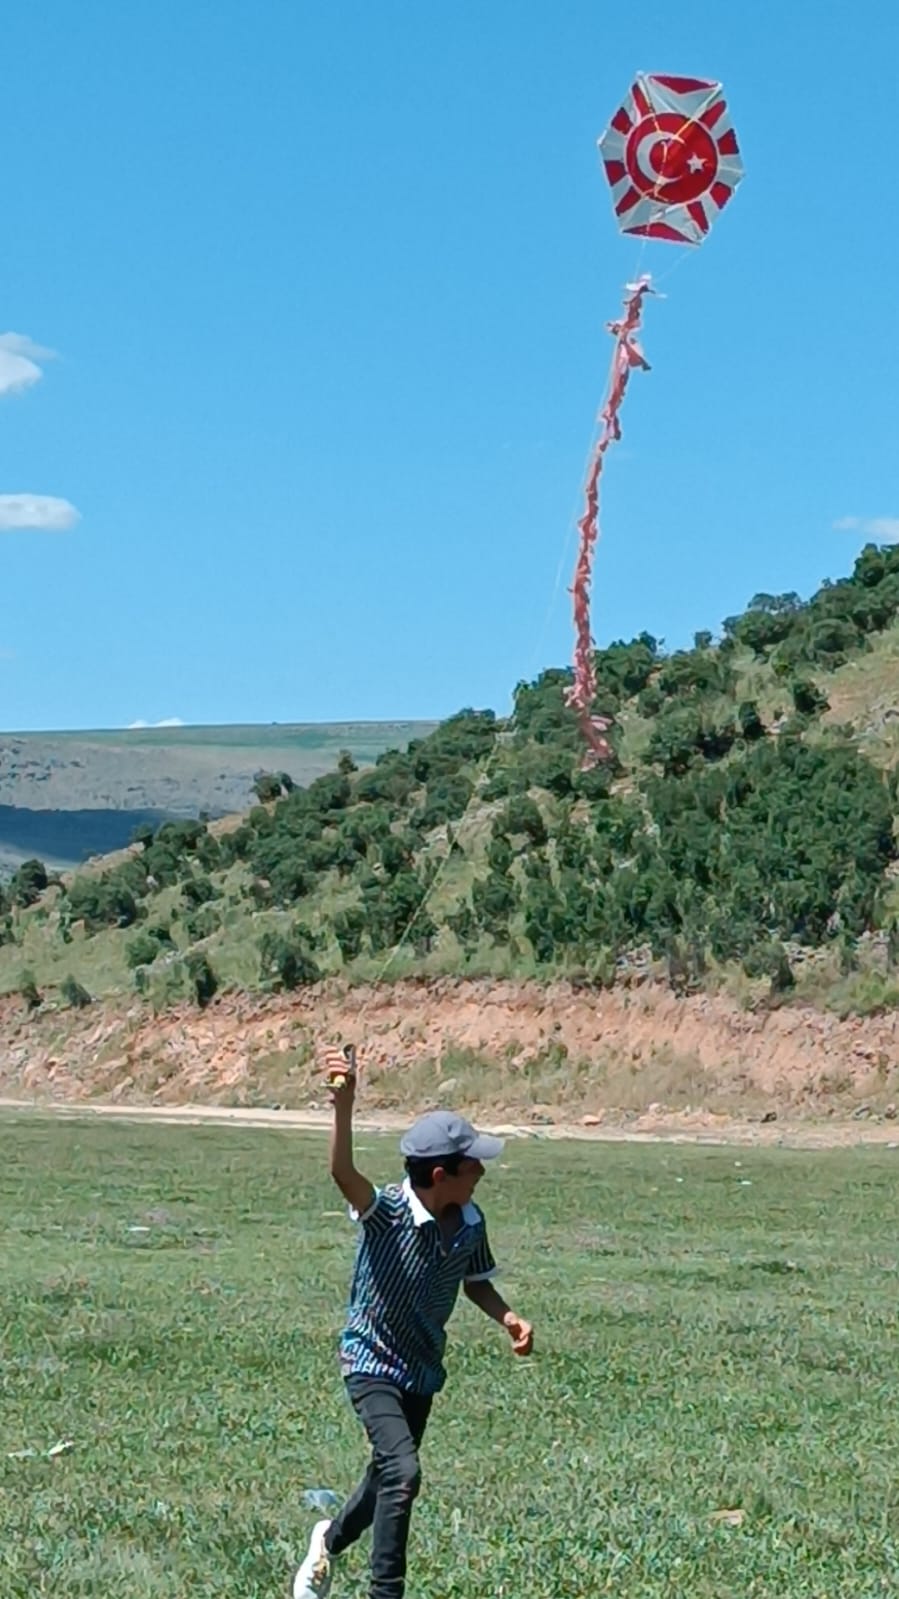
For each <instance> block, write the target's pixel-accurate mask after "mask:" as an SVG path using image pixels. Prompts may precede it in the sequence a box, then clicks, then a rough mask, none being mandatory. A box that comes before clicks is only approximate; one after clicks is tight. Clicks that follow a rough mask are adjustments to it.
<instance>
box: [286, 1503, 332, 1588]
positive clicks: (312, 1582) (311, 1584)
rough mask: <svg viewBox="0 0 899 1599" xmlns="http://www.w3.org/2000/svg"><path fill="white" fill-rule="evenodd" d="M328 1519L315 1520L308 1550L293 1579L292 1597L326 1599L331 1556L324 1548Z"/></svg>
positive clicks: (329, 1579) (329, 1582)
mask: <svg viewBox="0 0 899 1599" xmlns="http://www.w3.org/2000/svg"><path fill="white" fill-rule="evenodd" d="M330 1525H331V1523H330V1521H317V1522H316V1523H315V1526H314V1527H313V1529H312V1537H311V1538H310V1539H309V1550H308V1553H307V1555H306V1559H305V1560H304V1561H303V1564H302V1565H301V1567H300V1569H299V1571H298V1572H297V1574H296V1576H295V1577H294V1579H293V1599H327V1595H328V1594H329V1593H330V1591H331V1556H330V1555H329V1554H328V1551H327V1549H326V1548H325V1533H326V1532H327V1530H328V1528H329V1527H330Z"/></svg>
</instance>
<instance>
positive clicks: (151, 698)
mask: <svg viewBox="0 0 899 1599" xmlns="http://www.w3.org/2000/svg"><path fill="white" fill-rule="evenodd" d="M809 15H810V13H809ZM897 51H899V10H897V8H896V7H895V5H894V4H892V3H891V0H857V3H856V4H855V5H853V6H852V7H837V6H835V5H830V6H826V5H825V6H819V7H817V8H816V20H815V23H814V25H812V26H810V24H809V22H808V21H805V20H803V18H802V15H801V8H800V7H798V6H796V7H789V6H787V5H785V4H784V3H783V0H778V3H777V4H774V3H773V0H755V3H754V4H753V5H752V6H751V7H749V6H739V7H737V6H727V5H723V4H721V3H720V0H714V3H713V0H681V3H680V4H679V5H677V6H672V5H670V4H668V3H662V0H644V3H643V4H641V5H640V6H626V5H622V4H616V5H614V6H613V5H607V4H597V3H593V4H587V3H586V0H556V3H554V4H549V3H548V0H541V3H537V0H514V3H513V0H489V4H488V3H485V0H453V3H452V4H449V3H446V0H442V3H441V0H431V3H429V4H426V5H425V4H421V3H420V0H377V4H372V0H332V3H327V4H322V3H313V0H257V3H255V4H251V3H250V0H241V3H237V0H216V3H215V4H213V3H212V0H203V3H200V0H177V3H176V0H156V3H154V4H152V5H150V4H148V3H138V0H135V3H134V4H129V5H127V6H112V5H110V4H109V3H108V0H79V3H78V4H77V5H73V4H71V3H70V0H45V3H44V4H43V5H42V6H40V7H35V6H33V5H30V4H28V3H27V0H8V4H7V6H6V8H5V10H4V53H5V57H6V60H7V64H8V65H7V71H6V72H5V74H4V113H5V114H4V127H5V130H6V131H5V135H4V141H3V143H4V154H3V189H4V202H3V203H4V208H5V222H6V225H5V227H4V230H3V231H4V246H3V251H2V255H0V333H3V334H12V335H15V336H16V337H12V338H9V337H7V338H6V339H0V390H2V391H4V392H0V496H3V497H4V498H2V499H0V524H2V523H3V522H4V521H5V522H6V523H10V522H12V523H14V524H17V523H21V522H29V521H30V522H32V523H33V522H35V521H37V522H41V521H43V522H49V524H50V526H49V527H34V526H32V527H27V526H26V527H21V526H13V527H7V529H6V530H5V531H2V532H0V574H2V575H0V584H2V595H3V603H2V605H0V726H3V727H5V728H7V729H14V728H28V727H31V728H65V727H96V726H110V727H115V726H125V725H127V724H129V723H131V722H133V721H135V720H137V719H142V720H145V721H148V722H155V721H158V720H162V719H164V718H170V717H177V718H180V719H182V720H184V721H188V722H237V721H260V722H267V721H272V720H277V721H293V720H332V719H337V720H350V719H367V718H383V717H417V716H435V715H436V716H440V715H445V714H449V713H451V712H452V711H453V710H455V709H458V708H459V707H461V706H463V705H476V706H483V705H492V706H494V707H495V708H496V709H498V710H504V709H506V707H507V706H508V703H509V698H510V694H511V691H512V689H513V687H514V685H515V683H516V681H517V680H518V679H519V678H522V677H530V676H533V675H534V674H535V673H536V672H537V671H539V670H540V669H542V668H543V667H544V666H548V665H558V664H561V663H563V662H565V661H567V660H568V659H570V654H571V648H572V628H571V618H570V603H569V597H568V594H567V592H566V589H567V584H568V582H569V579H570V574H571V567H572V564H573V560H574V551H575V538H574V523H575V519H576V516H577V514H578V513H579V510H580V495H581V484H582V479H583V473H584V467H585V464H586V453H587V449H588V445H589V442H590V438H591V432H592V428H593V425H594V419H595V416H596V412H597V409H598V407H599V404H600V402H601V399H602V394H603V389H604V385H605V380H606V374H607V369H608V360H609V354H610V341H609V338H608V335H607V333H606V332H605V331H604V325H605V322H606V321H607V319H608V318H609V317H610V316H612V315H614V314H615V313H616V311H617V309H618V306H619V303H620V298H621V291H622V285H623V284H624V282H625V281H626V280H627V278H628V277H629V276H630V275H631V274H632V273H633V271H634V269H635V266H636V265H637V262H638V259H639V258H640V247H639V245H638V244H637V242H636V241H635V240H633V239H629V238H625V237H623V236H622V235H620V234H619V232H618V230H617V226H616V223H615V220H614V217H613V214H612V210H611V204H610V196H609V190H608V188H607V185H606V183H605V179H604V176H603V174H602V171H601V168H600V165H599V162H598V157H597V151H596V140H597V138H598V136H599V135H600V133H601V132H602V131H603V128H604V127H605V125H606V123H607V121H608V118H609V117H610V116H611V114H612V113H613V112H614V110H615V108H616V107H617V105H618V104H619V103H620V101H621V100H622V98H623V97H624V95H625V93H626V91H627V89H628V86H629V84H630V82H631V80H632V77H633V74H634V72H635V71H637V70H640V69H642V70H648V71H662V72H672V73H684V74H690V73H695V74H697V75H699V76H708V77H715V78H721V79H722V80H723V81H724V84H725V88H726V90H727V94H728V100H729V103H730V105H731V107H732V111H733V116H734V121H735V125H736V128H737V132H738V135H739V137H740V142H741V146H742V150H743V155H744V159H745V163H746V168H747V176H746V178H745V180H744V182H743V184H742V186H741V188H740V189H739V191H738V193H737V196H736V198H735V200H734V202H733V203H732V205H731V206H730V207H729V208H728V209H727V210H726V211H725V212H724V213H723V215H722V216H721V217H720V219H719V220H718V222H717V224H716V226H715V228H714V229H713V231H712V234H711V236H710V238H709V239H708V241H707V242H706V243H705V244H704V245H703V246H702V248H701V249H699V250H696V251H690V252H686V251H680V250H677V249H675V248H674V247H672V246H668V245H663V244H652V245H649V246H647V247H646V248H645V250H644V251H643V254H642V260H641V263H640V264H641V266H642V268H643V269H644V270H647V271H650V272H652V273H653V274H655V275H656V276H657V277H658V278H659V279H660V280H661V279H662V278H663V276H664V281H660V285H659V286H660V288H661V289H662V290H663V291H664V293H665V295H666V298H664V299H661V298H659V299H658V300H655V301H651V302H650V303H649V306H648V309H647V316H646V326H645V334H644V343H645V348H646V352H647V355H648V357H649V359H650V361H651V363H652V371H651V373H649V374H638V375H637V376H635V378H634V380H633V382H632V384H631V388H630V392H629V394H628V398H627V403H626V408H625V412H624V418H623V420H624V430H625V437H624V440H623V443H622V444H621V445H620V446H619V447H618V449H617V451H613V453H612V455H611V456H610V458H609V463H608V469H607V473H606V476H605V479H604V500H603V511H602V529H603V532H602V541H601V544H600V547H599V551H598V557H597V566H596V579H595V588H594V610H593V617H594V631H595V633H596V636H597V639H598V641H599V642H600V643H605V642H608V640H609V639H612V638H617V637H629V636H631V635H632V634H633V633H635V632H639V631H640V630H641V629H643V628H647V629H649V630H650V631H651V632H653V633H655V634H656V635H657V636H661V637H663V638H664V639H665V640H666V641H667V643H668V645H669V646H671V647H676V646H679V645H682V644H684V643H688V642H689V641H690V640H691V638H692V634H693V632H694V630H696V629H697V628H704V627H711V628H715V627H717V625H718V624H719V623H720V621H721V619H722V618H723V617H724V616H726V615H728V614H729V613H731V612H733V611H736V610H739V609H742V607H743V606H744V605H745V603H746V601H747V600H748V599H749V597H750V596H751V595H752V594H753V593H755V592H756V591H757V590H760V589H765V590H771V591H780V590H783V589H796V590H798V591H800V592H801V593H808V592H809V591H810V590H811V589H812V588H814V587H815V586H816V585H817V584H818V583H819V582H820V580H821V579H822V578H823V577H825V576H835V575H839V574H840V573H842V572H844V571H846V570H848V569H849V567H850V566H851V563H852V560H853V559H854V556H855V555H856V553H857V551H858V550H859V548H860V547H861V546H862V545H863V544H864V542H865V541H866V537H867V536H868V535H867V531H866V524H869V523H870V524H872V525H873V527H874V532H875V536H876V535H878V534H879V535H880V536H882V537H899V448H897V442H899V441H897V432H899V407H897V402H896V378H895V374H896V372H897V371H899V300H897V296H896V294H895V275H896V257H897V244H899V211H897V207H896V205H895V202H894V198H893V183H892V179H893V171H892V166H893V151H894V146H895V110H894V106H893V103H892V102H893V100H894V98H895V97H894V96H893V95H892V94H891V92H890V90H889V84H890V81H891V79H890V77H889V73H890V72H892V71H893V68H892V67H888V68H887V69H886V76H884V70H885V69H884V67H883V63H884V62H888V63H889V62H892V63H895V60H896V58H897ZM10 64H11V65H10ZM672 268H673V269H674V270H672ZM47 350H49V351H52V352H55V354H54V355H53V356H52V357H50V356H47V355H45V354H41V353H38V352H39V351H47ZM29 365H30V368H31V370H29ZM16 496H23V497H24V498H21V499H16V498H15V497H16ZM8 497H13V498H8ZM32 497H33V498H32ZM47 500H50V501H53V500H56V501H59V502H62V503H61V504H56V505H54V504H52V503H51V504H49V505H48V504H47V503H45V502H46V501H47ZM67 507H72V508H74V510H72V511H69V510H68V509H67ZM76 512H77V520H75V513H76ZM847 519H848V520H850V521H851V522H852V524H853V525H852V526H843V527H841V528H837V527H835V525H834V524H836V523H838V522H841V521H842V522H846V521H847ZM67 522H72V525H71V526H66V525H65V524H66V523H67Z"/></svg>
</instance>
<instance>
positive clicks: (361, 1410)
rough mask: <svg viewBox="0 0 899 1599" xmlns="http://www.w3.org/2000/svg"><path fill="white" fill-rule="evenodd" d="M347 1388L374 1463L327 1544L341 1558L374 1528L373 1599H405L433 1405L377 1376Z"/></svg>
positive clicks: (333, 1525) (353, 1380)
mask: <svg viewBox="0 0 899 1599" xmlns="http://www.w3.org/2000/svg"><path fill="white" fill-rule="evenodd" d="M346 1386H347V1392H348V1393H349V1396H350V1400H351V1402H352V1405H353V1408H354V1410H355V1412H356V1414H357V1416H358V1417H359V1420H360V1421H361V1422H362V1425H363V1427H364V1428H365V1430H366V1432H367V1433H368V1437H369V1440H370V1442H371V1450H372V1453H371V1463H370V1465H369V1468H368V1470H367V1472H366V1473H365V1476H364V1477H363V1478H362V1481H361V1482H360V1484H359V1486H358V1488H357V1489H356V1491H355V1493H353V1494H351V1495H350V1498H349V1499H348V1500H347V1502H346V1504H345V1505H344V1507H343V1509H342V1510H341V1511H339V1512H338V1514H337V1516H336V1517H335V1519H334V1521H333V1522H332V1523H331V1526H330V1528H329V1529H328V1534H327V1537H326V1539H325V1542H326V1544H327V1546H328V1550H329V1552H330V1553H331V1554H332V1555H339V1554H342V1553H343V1551H344V1549H348V1548H349V1546H350V1544H353V1543H355V1542H356V1539H357V1538H360V1537H361V1536H362V1534H363V1532H365V1531H366V1530H367V1529H368V1528H369V1527H373V1528H374V1532H373V1544H372V1556H371V1588H370V1590H369V1595H370V1599H403V1594H404V1593H405V1591H406V1545H407V1543H408V1540H409V1523H410V1521H411V1519H412V1505H413V1503H414V1501H415V1498H416V1496H417V1494H418V1490H419V1488H420V1487H421V1467H420V1465H419V1462H418V1447H419V1444H420V1443H421V1440H422V1438H423V1436H424V1430H425V1427H426V1426H427V1424H428V1416H429V1415H430V1412H431V1404H432V1400H431V1399H430V1398H426V1397H425V1396H424V1395H423V1394H410V1393H406V1392H405V1391H404V1390H403V1389H402V1388H397V1387H395V1386H394V1384H393V1383H390V1382H382V1381H381V1380H380V1379H379V1378H377V1377H348V1378H347V1384H346Z"/></svg>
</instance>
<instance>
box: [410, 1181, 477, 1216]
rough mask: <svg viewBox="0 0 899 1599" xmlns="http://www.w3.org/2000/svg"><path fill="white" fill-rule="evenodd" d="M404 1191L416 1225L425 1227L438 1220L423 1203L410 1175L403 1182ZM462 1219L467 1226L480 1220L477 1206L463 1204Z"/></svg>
mask: <svg viewBox="0 0 899 1599" xmlns="http://www.w3.org/2000/svg"><path fill="white" fill-rule="evenodd" d="M403 1193H404V1194H405V1196H406V1199H407V1202H408V1205H409V1209H410V1210H411V1212H412V1220H413V1221H414V1223H415V1225H416V1227H424V1226H425V1224H426V1223H427V1222H429V1221H433V1222H436V1220H437V1218H436V1216H432V1215H431V1212H430V1211H429V1210H428V1207H427V1205H423V1204H422V1202H421V1200H420V1199H419V1197H418V1195H417V1193H416V1192H415V1189H414V1188H413V1187H412V1184H411V1183H410V1181H409V1179H408V1177H407V1178H406V1179H405V1181H404V1182H403ZM462 1220H463V1221H464V1223H465V1225H466V1227H473V1226H474V1224H475V1222H476V1221H477V1220H478V1209H477V1206H476V1205H472V1204H468V1205H463V1206H462Z"/></svg>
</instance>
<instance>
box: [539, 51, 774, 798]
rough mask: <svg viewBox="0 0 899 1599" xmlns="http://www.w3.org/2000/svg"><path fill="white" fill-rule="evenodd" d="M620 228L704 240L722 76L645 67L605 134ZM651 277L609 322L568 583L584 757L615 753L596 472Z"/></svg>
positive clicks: (725, 190) (721, 135)
mask: <svg viewBox="0 0 899 1599" xmlns="http://www.w3.org/2000/svg"><path fill="white" fill-rule="evenodd" d="M599 148H600V150H601V152H602V158H603V162H604V165H605V169H606V176H607V177H608V180H609V183H610V184H611V186H612V194H613V198H614V202H615V213H616V215H617V217H618V225H619V227H620V229H621V231H622V233H636V234H639V235H641V236H642V237H644V238H648V239H664V240H668V241H669V242H671V243H674V244H701V243H702V240H703V239H704V238H705V236H706V234H707V233H708V231H709V228H710V227H711V224H712V222H713V221H714V219H715V217H716V216H717V215H718V212H719V211H721V210H723V208H724V206H725V205H726V204H727V202H728V200H729V199H730V198H731V195H732V194H733V192H734V189H735V188H736V186H737V184H738V183H739V181H740V179H741V178H742V176H743V163H742V161H741V159H740V150H739V146H738V144H737V136H736V134H735V133H734V130H733V128H732V127H731V124H730V118H729V117H728V114H727V102H726V101H725V99H724V94H723V92H722V88H721V84H720V83H715V82H713V81H711V80H709V79H707V78H675V77H669V76H659V75H656V74H646V73H643V74H640V75H639V76H638V77H637V79H636V81H635V83H634V85H633V87H632V89H631V92H630V96H629V98H628V100H627V102H626V103H625V104H624V105H623V106H621V107H620V108H619V110H618V111H616V113H615V115H614V117H613V118H612V121H611V124H610V126H609V127H608V128H607V130H606V132H605V133H604V134H603V136H602V138H601V139H600V140H599ZM651 293H652V288H651V283H650V279H649V277H642V278H640V279H639V281H638V282H637V283H630V284H628V291H627V299H626V300H625V302H624V307H625V309H624V316H623V317H619V318H618V319H617V321H615V322H610V323H608V331H609V332H610V333H611V334H612V335H613V337H614V339H615V349H614V352H613V355H612V373H611V377H610V380H609V388H608V392H607V395H606V399H605V402H604V404H603V408H602V411H601V412H600V421H601V422H602V430H601V432H600V436H599V438H598V440H597V442H596V445H595V447H594V450H593V454H592V457H591V460H590V468H589V471H588V474H587V483H586V489H585V498H586V505H585V507H584V513H583V515H582V517H581V518H580V521H579V522H578V530H579V532H580V546H579V550H578V559H577V566H576V568H575V574H574V582H573V584H572V588H571V593H572V595H573V597H574V624H575V651H574V672H573V680H572V684H571V687H570V688H569V689H568V691H567V694H566V700H567V703H568V704H569V705H570V706H572V707H573V709H574V710H575V711H577V714H578V721H579V723H580V726H581V731H582V733H583V736H584V740H585V742H586V744H587V756H586V759H585V763H584V764H585V765H587V766H591V765H595V764H596V762H598V761H603V760H607V759H608V757H609V756H610V755H611V753H612V748H611V745H610V743H609V741H608V739H607V738H606V736H605V735H606V734H607V732H608V730H609V728H610V726H611V718H610V717H607V716H596V715H595V714H594V712H593V701H594V700H595V698H596V666H595V662H594V651H595V645H594V642H593V636H592V630H591V626H590V582H591V576H592V567H593V552H594V549H595V546H596V541H597V538H598V537H599V480H600V476H601V473H602V468H603V461H604V457H605V453H606V450H607V449H608V448H609V445H610V444H614V443H615V442H616V441H617V440H618V439H620V438H621V422H620V419H619V411H620V409H621V404H622V401H623V400H624V396H625V392H626V390H627V385H628V379H629V378H630V375H631V372H632V371H633V370H634V368H635V367H637V368H642V369H643V370H644V371H648V370H649V363H648V362H647V360H646V357H645V356H644V354H643V351H642V350H641V348H640V345H639V342H638V337H639V332H640V323H641V319H642V314H643V300H644V296H645V295H647V294H651Z"/></svg>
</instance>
